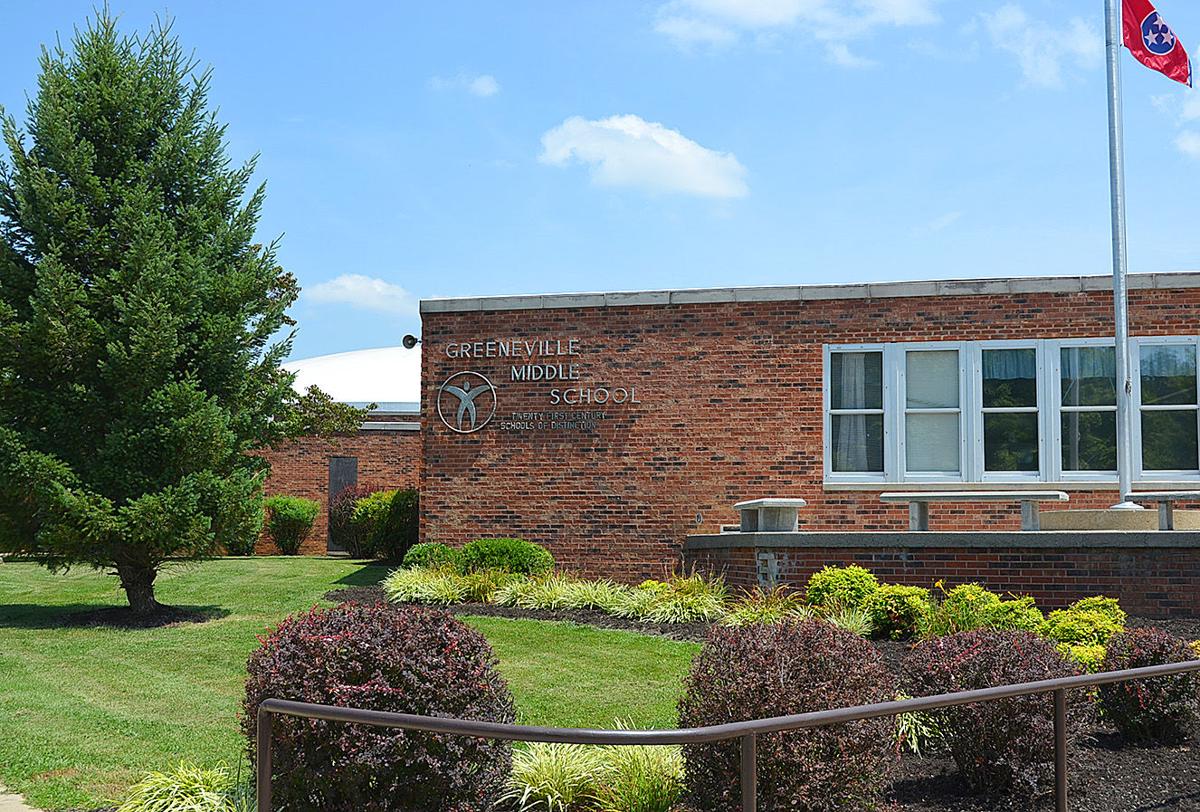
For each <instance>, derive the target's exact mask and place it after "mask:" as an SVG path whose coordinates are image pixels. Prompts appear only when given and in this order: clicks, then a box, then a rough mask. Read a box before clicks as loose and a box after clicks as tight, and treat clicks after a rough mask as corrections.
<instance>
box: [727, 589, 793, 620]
mask: <svg viewBox="0 0 1200 812" xmlns="http://www.w3.org/2000/svg"><path fill="white" fill-rule="evenodd" d="M810 614H811V612H810V610H809V608H808V606H807V605H806V604H805V603H804V599H803V598H802V597H801V596H800V594H799V593H798V592H792V591H791V590H789V589H788V588H787V587H786V586H777V587H774V588H773V589H763V588H762V587H755V588H754V589H752V590H749V591H747V592H744V593H743V594H742V596H741V597H740V598H738V600H737V601H736V602H734V603H733V605H731V606H729V607H728V609H727V611H726V612H725V617H723V618H721V622H722V623H723V624H725V625H726V626H749V625H751V624H754V623H780V622H782V621H784V620H803V619H804V618H806V617H809V616H810Z"/></svg>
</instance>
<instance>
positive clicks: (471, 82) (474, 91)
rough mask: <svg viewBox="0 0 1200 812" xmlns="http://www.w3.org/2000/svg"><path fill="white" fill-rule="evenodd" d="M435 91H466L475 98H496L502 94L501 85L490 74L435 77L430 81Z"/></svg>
mask: <svg viewBox="0 0 1200 812" xmlns="http://www.w3.org/2000/svg"><path fill="white" fill-rule="evenodd" d="M429 86H430V87H431V88H433V89H434V90H465V91H466V92H467V93H470V94H471V95H473V96H481V97H484V98H486V97H488V96H495V95H496V94H497V93H499V92H500V83H499V82H498V81H496V77H495V76H492V75H491V74H489V73H481V74H470V73H459V74H458V75H457V76H451V77H444V76H434V77H433V78H432V79H430V80H429Z"/></svg>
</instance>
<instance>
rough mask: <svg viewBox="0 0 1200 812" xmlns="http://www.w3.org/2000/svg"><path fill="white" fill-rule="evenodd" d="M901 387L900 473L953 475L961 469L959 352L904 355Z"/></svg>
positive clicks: (944, 351) (947, 351)
mask: <svg viewBox="0 0 1200 812" xmlns="http://www.w3.org/2000/svg"><path fill="white" fill-rule="evenodd" d="M904 384H905V386H904V390H905V394H904V398H905V400H904V461H905V470H906V471H908V472H909V473H914V474H945V475H953V476H958V475H959V473H960V472H961V470H962V467H961V463H962V460H961V448H962V408H961V388H962V387H961V382H960V378H959V368H958V350H909V351H908V352H906V353H905V371H904Z"/></svg>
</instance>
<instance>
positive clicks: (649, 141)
mask: <svg viewBox="0 0 1200 812" xmlns="http://www.w3.org/2000/svg"><path fill="white" fill-rule="evenodd" d="M538 160H540V161H541V162H542V163H545V164H549V165H551V166H566V165H568V164H570V163H571V162H573V161H578V162H580V163H584V164H588V165H589V166H590V167H591V173H592V181H593V182H595V183H596V184H598V185H600V186H627V187H633V188H640V189H644V190H646V191H650V192H675V193H679V194H687V195H695V196H697V197H713V198H732V197H745V196H746V195H747V194H749V191H750V190H749V188H748V187H747V186H746V179H745V176H746V168H745V167H744V166H742V164H741V163H740V162H739V161H738V159H737V158H736V157H735V156H734V155H733V153H730V152H717V151H715V150H711V149H707V148H706V147H702V146H700V145H699V144H697V143H696V142H695V141H692V140H691V139H689V138H686V137H684V136H683V135H681V134H680V133H679V132H678V131H676V130H671V129H668V128H666V127H664V126H663V125H662V124H657V123H655V122H650V121H645V120H643V119H642V118H639V117H638V116H634V115H624V116H611V117H609V118H605V119H599V120H597V121H588V120H586V119H584V118H581V117H579V116H573V117H571V118H568V119H567V120H566V121H564V122H563V123H562V124H559V125H558V126H557V127H554V128H552V129H550V130H547V131H546V133H545V134H544V135H543V136H542V154H541V155H540V156H539V157H538Z"/></svg>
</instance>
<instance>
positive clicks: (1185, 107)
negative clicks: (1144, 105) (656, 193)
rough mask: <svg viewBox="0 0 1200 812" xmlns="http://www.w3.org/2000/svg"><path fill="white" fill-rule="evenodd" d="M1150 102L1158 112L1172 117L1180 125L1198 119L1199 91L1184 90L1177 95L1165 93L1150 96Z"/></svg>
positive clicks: (1199, 106)
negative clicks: (1160, 111)
mask: <svg viewBox="0 0 1200 812" xmlns="http://www.w3.org/2000/svg"><path fill="white" fill-rule="evenodd" d="M1150 101H1152V102H1153V103H1154V106H1155V107H1157V108H1158V109H1159V110H1162V111H1163V112H1164V113H1166V114H1168V115H1170V116H1173V117H1174V118H1175V119H1176V120H1178V121H1179V122H1181V123H1182V122H1187V121H1196V120H1197V119H1200V91H1196V90H1184V91H1181V92H1179V93H1165V94H1163V95H1161V96H1151V97H1150Z"/></svg>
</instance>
